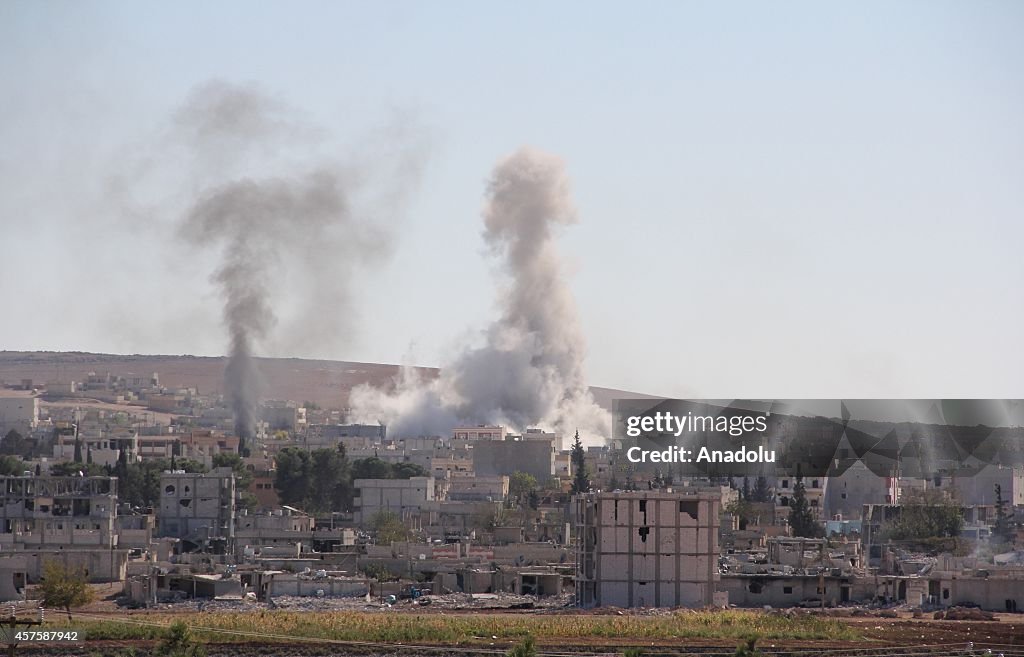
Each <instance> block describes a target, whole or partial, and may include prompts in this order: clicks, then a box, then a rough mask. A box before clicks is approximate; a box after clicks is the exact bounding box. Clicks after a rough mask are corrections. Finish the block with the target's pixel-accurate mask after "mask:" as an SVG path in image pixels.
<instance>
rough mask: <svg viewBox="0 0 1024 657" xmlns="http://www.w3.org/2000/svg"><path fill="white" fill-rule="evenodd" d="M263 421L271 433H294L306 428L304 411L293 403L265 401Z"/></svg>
mask: <svg viewBox="0 0 1024 657" xmlns="http://www.w3.org/2000/svg"><path fill="white" fill-rule="evenodd" d="M263 421H264V422H266V423H267V425H268V427H269V428H270V430H271V431H280V430H285V431H295V430H296V429H299V428H301V427H304V426H306V409H305V408H304V407H302V406H299V405H298V404H296V403H295V402H293V401H265V402H263Z"/></svg>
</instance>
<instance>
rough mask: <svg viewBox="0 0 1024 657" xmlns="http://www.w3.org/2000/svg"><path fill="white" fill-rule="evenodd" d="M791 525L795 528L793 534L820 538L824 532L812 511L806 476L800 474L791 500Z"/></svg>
mask: <svg viewBox="0 0 1024 657" xmlns="http://www.w3.org/2000/svg"><path fill="white" fill-rule="evenodd" d="M789 526H790V528H792V530H793V536H801V537H803V538H818V537H819V536H821V535H822V534H823V533H824V532H823V531H822V527H821V525H820V524H818V521H817V520H815V519H814V512H813V511H811V505H810V503H809V502H808V501H807V489H806V488H805V487H804V478H803V477H801V476H800V475H797V477H796V485H795V486H794V487H793V497H792V498H790V500H789Z"/></svg>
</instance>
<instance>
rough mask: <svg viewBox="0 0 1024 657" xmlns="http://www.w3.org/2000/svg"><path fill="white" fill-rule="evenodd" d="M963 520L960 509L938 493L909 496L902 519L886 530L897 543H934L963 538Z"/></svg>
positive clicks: (893, 522)
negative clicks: (940, 539) (945, 539)
mask: <svg viewBox="0 0 1024 657" xmlns="http://www.w3.org/2000/svg"><path fill="white" fill-rule="evenodd" d="M963 523H964V518H963V513H962V511H961V509H960V505H959V504H958V503H957V502H956V501H955V500H953V499H950V498H948V497H946V496H944V495H943V494H942V493H940V492H938V491H929V492H928V493H924V494H921V493H918V494H910V495H907V497H906V499H905V500H904V501H903V502H902V503H901V504H900V512H899V517H897V518H896V519H894V520H893V521H892V522H890V523H889V525H888V526H887V527H886V530H885V534H886V536H887V537H888V538H889V539H890V540H895V541H932V540H934V539H938V538H950V537H954V536H957V535H959V534H960V529H961V528H962V527H963Z"/></svg>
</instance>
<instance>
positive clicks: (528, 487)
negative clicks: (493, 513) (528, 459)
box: [508, 470, 538, 508]
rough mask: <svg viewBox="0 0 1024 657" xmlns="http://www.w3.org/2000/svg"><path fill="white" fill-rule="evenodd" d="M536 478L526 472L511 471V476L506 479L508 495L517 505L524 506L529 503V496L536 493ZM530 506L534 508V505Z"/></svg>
mask: <svg viewBox="0 0 1024 657" xmlns="http://www.w3.org/2000/svg"><path fill="white" fill-rule="evenodd" d="M537 488H538V486H537V479H536V477H534V476H533V475H532V474H529V473H528V472H519V471H518V470H517V471H516V472H513V473H512V476H511V477H509V480H508V495H509V497H511V498H512V499H513V500H515V501H516V502H517V503H518V504H519V506H525V505H526V504H527V503H529V501H530V498H531V497H536V495H537ZM530 506H531V507H533V508H536V505H533V504H530Z"/></svg>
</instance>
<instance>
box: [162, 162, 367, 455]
mask: <svg viewBox="0 0 1024 657" xmlns="http://www.w3.org/2000/svg"><path fill="white" fill-rule="evenodd" d="M348 218H349V212H348V205H347V203H346V200H345V194H344V188H343V186H342V185H341V183H340V181H339V180H338V179H337V178H336V177H335V176H334V175H332V174H330V173H328V172H326V171H316V172H314V173H312V174H309V175H307V176H304V177H301V178H295V179H277V178H274V179H269V180H260V181H252V180H242V181H236V182H231V183H228V184H226V185H221V186H219V187H216V188H214V189H212V190H210V191H209V192H207V193H206V194H204V195H203V196H202V198H201V199H200V200H199V202H198V203H197V204H196V205H195V206H194V207H193V208H192V209H191V211H190V212H189V213H188V216H187V217H186V220H185V223H184V225H183V227H182V229H183V231H184V234H185V237H186V238H188V239H189V240H190V241H192V242H194V243H196V244H198V245H210V244H220V245H221V247H222V259H221V265H220V267H219V268H218V269H217V271H216V273H215V274H214V280H215V281H216V282H217V284H218V285H219V287H220V290H221V295H222V297H223V299H224V323H225V325H226V326H227V329H228V333H229V336H230V340H231V345H230V355H229V358H228V364H227V368H226V369H225V372H224V383H225V391H226V393H227V396H228V399H229V401H230V403H231V406H232V409H233V410H234V413H235V431H236V432H237V433H238V437H239V438H240V440H241V442H240V444H239V451H243V448H244V446H245V445H246V444H247V443H248V442H250V441H251V440H252V438H253V435H254V434H255V426H256V409H257V407H258V406H259V392H260V387H259V373H258V372H257V370H256V367H255V362H254V360H253V351H254V349H255V347H256V346H257V345H258V344H259V342H260V341H261V340H263V339H264V338H265V337H266V336H267V332H268V331H269V330H270V328H271V327H272V326H273V325H274V323H275V321H276V316H275V314H274V308H273V304H272V302H271V296H270V290H269V283H270V276H271V272H272V268H273V267H274V266H275V265H276V264H278V262H279V261H280V260H282V259H284V258H285V257H287V259H288V261H289V262H293V263H299V264H297V265H296V266H299V265H301V264H303V263H305V264H306V265H307V266H309V265H311V264H313V263H309V262H308V259H306V260H303V252H304V249H305V247H306V245H307V242H309V241H312V242H313V243H325V242H328V241H329V240H330V238H331V236H332V235H333V233H332V230H331V229H332V228H336V227H338V226H339V225H344V224H346V222H347V221H348ZM350 228H351V229H352V240H351V241H350V243H354V244H359V243H361V242H362V240H360V239H358V235H359V231H358V230H356V229H355V228H354V227H351V226H350ZM336 253H338V254H339V257H341V256H343V255H344V253H345V250H344V249H339V250H338V251H337V252H336Z"/></svg>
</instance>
